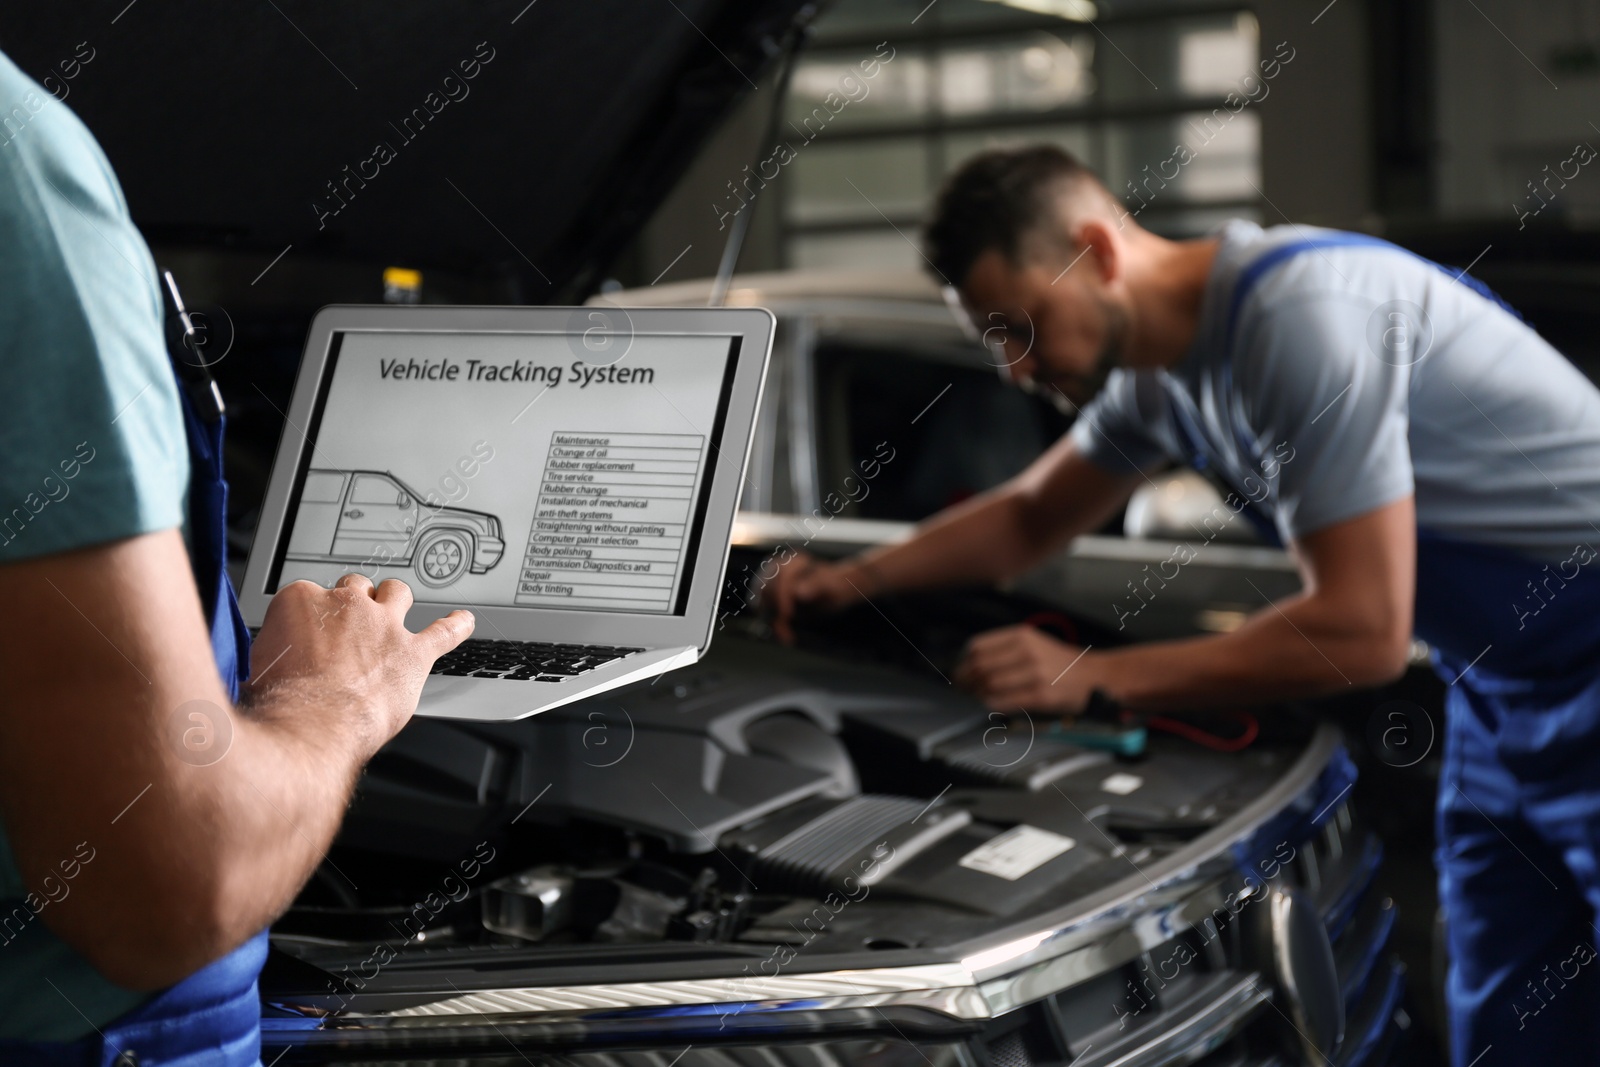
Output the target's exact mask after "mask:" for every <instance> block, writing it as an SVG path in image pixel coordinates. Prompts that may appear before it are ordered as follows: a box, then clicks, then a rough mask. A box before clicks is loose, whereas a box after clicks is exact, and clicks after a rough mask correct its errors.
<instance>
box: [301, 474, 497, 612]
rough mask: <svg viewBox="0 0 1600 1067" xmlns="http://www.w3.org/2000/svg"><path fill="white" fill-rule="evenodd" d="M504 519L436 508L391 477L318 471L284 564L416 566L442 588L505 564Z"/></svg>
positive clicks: (305, 493) (426, 581)
mask: <svg viewBox="0 0 1600 1067" xmlns="http://www.w3.org/2000/svg"><path fill="white" fill-rule="evenodd" d="M505 550H506V543H505V540H504V539H503V538H502V537H501V533H500V519H499V517H498V516H495V515H491V514H489V513H488V512H485V511H470V510H468V509H466V508H458V507H453V506H450V505H444V504H434V503H431V502H429V501H427V500H425V499H423V498H422V497H421V496H419V495H418V493H417V492H416V491H415V490H414V489H412V488H411V487H410V486H408V485H406V484H405V483H404V482H402V481H401V480H400V479H399V478H396V477H395V476H394V475H393V474H391V473H389V472H388V471H373V470H350V471H341V470H332V469H329V468H315V467H314V468H312V469H310V470H308V471H307V472H306V480H305V488H304V489H303V490H302V492H301V494H300V507H299V510H298V512H297V513H296V515H295V520H294V531H293V533H291V534H290V535H289V547H288V549H287V550H286V551H285V552H284V558H285V559H288V560H297V561H303V562H309V563H362V564H378V565H380V566H398V567H411V568H412V570H413V571H414V572H415V573H416V577H417V581H419V582H421V583H422V584H423V585H426V586H431V587H432V588H435V589H442V588H444V587H445V586H448V585H450V584H452V583H454V582H455V581H456V580H457V579H459V578H460V577H461V576H462V575H464V574H466V573H468V572H471V573H473V574H482V573H484V572H485V571H487V570H489V568H491V567H493V566H494V565H495V564H497V563H499V562H500V557H501V556H503V555H504V554H505Z"/></svg>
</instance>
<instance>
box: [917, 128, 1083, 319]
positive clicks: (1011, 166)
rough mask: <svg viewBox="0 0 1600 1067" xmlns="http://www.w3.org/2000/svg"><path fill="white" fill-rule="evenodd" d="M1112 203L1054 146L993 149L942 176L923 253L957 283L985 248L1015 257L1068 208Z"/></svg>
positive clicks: (1080, 166) (1080, 165)
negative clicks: (944, 177) (944, 176)
mask: <svg viewBox="0 0 1600 1067" xmlns="http://www.w3.org/2000/svg"><path fill="white" fill-rule="evenodd" d="M1111 201H1112V198H1111V194H1110V193H1108V192H1107V191H1106V188H1105V186H1103V185H1102V184H1101V183H1100V179H1099V178H1097V177H1096V176H1095V173H1094V171H1092V170H1090V169H1089V168H1088V167H1087V166H1085V165H1084V164H1083V163H1082V162H1080V161H1079V160H1078V158H1077V157H1076V156H1074V155H1072V153H1070V152H1067V151H1065V150H1064V149H1061V148H1057V147H1056V146H1055V145H1050V144H1038V145H1027V146H1024V147H1020V148H991V149H989V150H987V151H984V152H980V153H978V154H977V155H975V156H973V157H972V158H971V159H969V160H967V161H966V162H965V163H963V164H962V165H961V166H960V167H958V168H957V169H956V171H955V173H953V174H951V175H950V177H949V178H947V179H946V180H945V183H944V185H943V187H942V188H941V189H940V190H939V194H938V196H937V197H936V198H935V200H934V205H933V213H932V215H931V216H930V218H929V220H928V224H927V226H926V227H924V229H923V246H924V249H925V254H926V256H927V258H928V262H929V263H931V264H932V266H933V270H934V272H935V273H936V274H938V275H939V276H940V278H941V280H943V281H947V282H949V283H950V284H952V285H955V286H958V287H959V286H960V285H961V284H962V282H964V281H965V280H966V277H967V274H968V272H970V271H971V270H972V265H973V263H975V262H976V261H977V259H978V257H979V256H981V255H983V253H985V252H987V251H989V250H990V249H997V250H998V251H1000V252H1001V253H1002V254H1003V255H1004V256H1005V257H1006V258H1007V259H1009V260H1011V261H1012V262H1013V263H1016V262H1020V261H1021V259H1022V255H1023V243H1024V240H1025V239H1026V238H1028V237H1029V236H1031V235H1033V234H1034V233H1035V232H1037V231H1040V230H1042V229H1043V228H1044V225H1045V224H1046V223H1048V222H1052V221H1055V220H1057V219H1058V218H1060V214H1061V212H1062V210H1063V207H1064V206H1065V205H1069V204H1071V205H1074V206H1075V207H1078V206H1081V207H1082V208H1083V209H1086V210H1091V211H1095V212H1096V213H1099V212H1100V210H1101V209H1105V210H1109V207H1110V205H1111ZM1073 214H1076V211H1073Z"/></svg>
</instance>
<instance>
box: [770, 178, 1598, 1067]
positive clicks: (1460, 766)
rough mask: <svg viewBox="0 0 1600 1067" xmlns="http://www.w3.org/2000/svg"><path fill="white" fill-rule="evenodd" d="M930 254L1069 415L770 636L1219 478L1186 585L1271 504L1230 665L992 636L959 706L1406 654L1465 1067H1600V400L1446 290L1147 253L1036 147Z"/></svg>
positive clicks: (961, 192)
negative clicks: (1195, 473)
mask: <svg viewBox="0 0 1600 1067" xmlns="http://www.w3.org/2000/svg"><path fill="white" fill-rule="evenodd" d="M926 238H927V250H926V253H927V258H928V260H929V262H930V263H931V264H932V266H933V268H934V270H935V271H936V272H937V273H939V274H940V275H942V277H943V278H945V279H948V280H949V281H951V282H953V283H955V284H956V285H957V286H958V287H959V290H960V293H961V297H962V300H963V302H964V304H965V305H966V306H967V308H968V309H969V310H970V311H971V313H972V315H973V318H974V319H975V322H976V324H977V325H978V327H979V328H980V329H983V330H986V331H989V339H990V340H991V341H998V342H1000V343H1001V344H1002V345H1003V348H1004V353H1005V354H1004V357H1003V360H1001V361H1000V362H1003V363H1004V364H1005V365H1006V366H1007V368H1008V372H1009V374H1010V375H1011V376H1012V377H1014V378H1015V379H1017V380H1019V381H1021V382H1023V383H1024V384H1027V385H1029V386H1030V387H1031V388H1034V389H1037V390H1041V391H1043V392H1044V393H1046V394H1047V395H1049V396H1051V397H1053V398H1055V399H1056V400H1057V401H1058V402H1060V403H1062V404H1063V405H1065V406H1067V407H1069V408H1073V409H1076V407H1077V406H1079V405H1082V411H1081V415H1080V417H1079V418H1078V419H1077V421H1076V423H1075V424H1074V425H1073V427H1072V429H1071V430H1070V432H1069V433H1068V434H1067V435H1066V436H1065V437H1064V438H1063V439H1062V440H1061V441H1060V442H1059V443H1058V444H1057V445H1056V446H1054V447H1053V448H1052V449H1051V450H1050V451H1049V452H1047V453H1046V454H1045V455H1044V456H1043V457H1042V458H1041V459H1040V460H1038V461H1037V462H1036V463H1034V464H1033V465H1032V466H1031V467H1030V468H1029V469H1027V470H1026V471H1024V472H1023V473H1022V474H1020V475H1018V476H1017V477H1016V478H1014V479H1013V480H1012V481H1010V482H1009V483H1007V484H1005V485H1003V486H1001V487H999V488H997V489H995V490H994V491H992V492H989V493H987V494H984V495H983V496H981V497H978V498H975V499H973V500H970V501H967V502H965V503H963V504H961V505H960V506H958V507H955V508H952V509H949V510H948V511H946V512H943V513H941V514H940V515H938V516H935V517H934V518H932V519H930V520H928V521H927V522H926V523H924V524H923V525H922V526H921V527H919V529H918V531H917V532H916V534H915V535H914V536H913V537H912V538H911V539H910V540H909V541H906V542H904V543H902V544H900V545H897V546H892V547H886V548H879V549H874V550H872V551H870V552H868V553H866V554H864V555H863V556H859V557H856V558H854V559H851V560H846V561H843V562H841V563H837V564H827V563H823V562H821V561H818V560H815V559H812V558H810V557H808V556H799V557H796V558H795V559H793V560H792V561H790V562H789V563H787V564H786V565H785V566H783V567H782V568H781V569H780V571H779V572H778V574H777V577H776V578H775V579H774V580H773V581H772V582H770V583H769V585H768V588H767V590H766V591H765V594H764V596H765V599H766V600H767V602H768V603H769V604H770V605H771V607H772V609H773V612H774V614H775V617H776V622H777V625H778V628H779V630H780V633H786V632H788V631H789V618H790V614H791V612H792V611H793V610H794V608H795V607H796V606H797V605H816V606H822V607H827V606H839V605H843V604H846V603H849V602H850V601H852V600H853V599H856V598H858V597H860V596H861V595H863V594H865V595H868V596H871V595H874V594H875V593H877V592H880V591H884V590H893V589H899V588H906V587H910V586H927V585H932V584H939V583H946V584H949V583H957V582H973V581H993V580H1001V579H1004V578H1007V577H1011V576H1014V575H1016V574H1018V573H1020V572H1022V571H1024V570H1025V569H1027V568H1028V567H1029V566H1031V565H1032V564H1034V563H1036V562H1038V561H1040V560H1042V559H1043V558H1044V557H1045V556H1046V555H1048V554H1050V553H1051V552H1053V551H1055V550H1057V549H1058V548H1060V547H1061V546H1062V545H1063V544H1064V543H1065V542H1066V541H1067V540H1069V539H1070V538H1072V537H1073V536H1074V535H1077V534H1080V533H1085V532H1088V531H1092V530H1094V529H1096V528H1097V527H1099V526H1100V525H1101V523H1103V522H1104V521H1105V520H1106V518H1107V517H1109V516H1110V515H1112V514H1114V513H1115V511H1116V509H1117V507H1118V506H1119V505H1121V504H1122V503H1123V502H1124V501H1125V500H1126V499H1127V497H1128V495H1129V493H1130V492H1131V491H1132V490H1133V489H1135V488H1136V487H1138V486H1140V485H1142V484H1145V481H1146V478H1147V476H1148V475H1149V474H1151V473H1153V472H1154V471H1156V470H1158V469H1160V468H1162V467H1165V466H1167V465H1170V464H1171V463H1173V462H1180V463H1189V464H1192V465H1194V466H1197V467H1201V468H1204V469H1207V470H1209V471H1210V472H1211V473H1212V474H1213V475H1214V476H1216V477H1217V478H1218V479H1219V480H1220V481H1221V482H1223V483H1224V484H1225V485H1226V486H1227V487H1228V488H1229V489H1230V490H1231V492H1230V493H1229V500H1230V502H1229V503H1228V504H1226V505H1224V506H1223V507H1222V508H1220V509H1219V513H1218V515H1217V522H1215V523H1213V522H1212V521H1210V520H1207V521H1206V522H1205V523H1204V524H1203V525H1204V529H1201V528H1197V530H1196V538H1195V541H1194V544H1193V545H1191V546H1190V547H1191V549H1192V550H1193V552H1194V553H1195V554H1198V555H1203V553H1204V551H1205V549H1204V544H1205V542H1206V540H1207V539H1208V538H1209V536H1211V535H1208V534H1207V533H1206V532H1205V531H1206V530H1209V529H1213V528H1215V526H1220V525H1221V523H1222V522H1225V521H1230V520H1231V519H1232V517H1233V515H1234V513H1235V512H1237V513H1239V514H1241V515H1245V516H1246V517H1248V513H1249V512H1250V511H1252V510H1255V509H1256V506H1257V505H1259V510H1260V511H1261V512H1262V514H1263V516H1264V517H1267V518H1270V520H1271V526H1272V528H1273V531H1274V532H1275V533H1276V535H1277V539H1278V540H1279V541H1281V543H1283V544H1285V545H1287V546H1288V547H1289V548H1290V550H1291V551H1292V552H1293V554H1294V557H1295V559H1296V561H1297V563H1298V566H1299V568H1300V571H1301V576H1302V584H1303V592H1301V593H1299V594H1297V595H1295V596H1292V597H1288V598H1286V599H1283V600H1280V601H1277V602H1276V603H1266V602H1265V597H1263V603H1262V605H1261V607H1260V609H1259V610H1257V611H1256V612H1254V613H1253V614H1252V615H1251V616H1250V617H1249V618H1248V619H1247V621H1245V622H1244V624H1243V625H1241V626H1240V627H1239V628H1238V629H1237V630H1235V631H1233V632H1232V633H1228V634H1220V635H1215V636H1202V637H1194V638H1190V639H1187V640H1180V641H1166V642H1160V643H1152V644H1143V645H1138V646H1132V647H1126V648H1118V649H1112V650H1102V649H1093V650H1090V651H1087V652H1085V651H1084V650H1082V649H1080V648H1077V647H1074V646H1071V645H1068V644H1065V643H1063V642H1061V641H1058V640H1056V639H1055V638H1053V637H1051V636H1049V635H1047V634H1045V633H1044V632H1042V631H1041V630H1039V629H1036V628H1033V627H1012V628H1007V629H1003V630H998V631H994V632H991V633H988V634H983V635H980V636H978V637H977V638H975V639H974V640H973V641H972V642H971V644H970V645H969V647H968V649H967V651H966V654H965V659H964V660H963V662H962V663H961V665H960V668H959V671H958V676H959V680H961V681H964V682H965V683H967V684H968V685H970V686H971V687H972V688H974V689H975V690H977V691H978V692H979V693H981V694H982V695H983V696H984V697H985V698H986V699H987V700H988V702H989V703H990V704H991V705H992V706H993V707H995V708H997V709H1015V708H1017V707H1019V706H1021V707H1028V708H1048V709H1061V710H1064V711H1069V712H1070V711H1077V710H1080V709H1082V708H1083V707H1084V705H1085V703H1086V701H1087V699H1088V697H1089V695H1090V694H1091V692H1092V691H1094V690H1096V689H1098V690H1102V691H1104V692H1105V693H1107V694H1108V695H1110V696H1111V697H1112V698H1114V699H1115V700H1118V701H1120V702H1122V703H1123V704H1124V705H1128V706H1132V707H1137V708H1148V709H1159V708H1192V707H1198V706H1204V705H1206V704H1208V703H1215V704H1226V705H1234V706H1236V705H1237V703H1238V701H1239V700H1240V699H1241V698H1248V699H1259V700H1269V699H1277V698H1292V697H1300V696H1308V695H1312V694H1319V693H1336V692H1341V691H1345V690H1350V689H1354V688H1356V687H1360V686H1370V685H1376V684H1379V683H1383V682H1387V681H1389V680H1391V679H1394V678H1395V677H1397V676H1398V675H1399V674H1401V673H1402V671H1403V670H1404V669H1405V666H1406V663H1407V658H1408V650H1409V648H1410V645H1411V640H1412V635H1413V633H1415V634H1416V635H1418V636H1420V637H1421V638H1423V639H1424V640H1426V641H1427V643H1428V644H1429V646H1430V647H1431V648H1432V651H1433V656H1434V663H1435V666H1436V669H1437V670H1438V673H1439V674H1440V676H1441V677H1442V678H1443V679H1444V680H1445V681H1446V682H1448V683H1450V685H1449V688H1448V698H1447V709H1446V718H1447V723H1446V729H1445V735H1446V737H1445V751H1444V773H1443V779H1442V782H1441V787H1440V796H1439V804H1438V838H1439V848H1438V855H1437V861H1438V866H1439V879H1440V887H1441V898H1442V900H1443V903H1444V907H1445V911H1446V914H1447V919H1448V929H1449V948H1450V957H1451V971H1450V977H1449V986H1448V1001H1449V1008H1450V1019H1451V1023H1450V1026H1451V1039H1452V1046H1453V1053H1452V1054H1453V1057H1454V1060H1455V1062H1456V1063H1457V1064H1462V1065H1465V1064H1469V1063H1476V1064H1478V1065H1479V1067H1493V1065H1495V1064H1526V1063H1537V1064H1569V1063H1593V1062H1597V1061H1600V973H1597V972H1600V965H1595V964H1593V961H1594V957H1595V948H1594V941H1595V921H1596V914H1597V910H1600V854H1597V853H1600V576H1597V572H1600V561H1597V555H1600V392H1597V391H1596V389H1595V387H1594V386H1593V385H1592V384H1591V383H1590V382H1589V381H1588V380H1587V379H1586V378H1585V377H1584V376H1583V375H1582V374H1581V373H1579V372H1578V371H1577V370H1576V369H1575V368H1574V367H1573V366H1572V365H1571V364H1570V363H1568V362H1567V361H1566V360H1565V359H1564V358H1562V356H1561V355H1560V354H1559V353H1557V352H1556V351H1555V350H1554V349H1552V348H1551V347H1550V346H1549V345H1548V344H1546V343H1545V342H1544V341H1542V340H1540V338H1539V337H1538V335H1537V334H1535V333H1534V331H1533V330H1532V329H1530V328H1529V327H1528V326H1527V325H1525V324H1524V323H1523V322H1522V321H1520V319H1519V318H1518V317H1517V316H1516V315H1515V314H1514V313H1513V312H1511V311H1510V310H1509V309H1507V308H1506V307H1505V306H1504V305H1502V304H1501V303H1499V301H1498V300H1497V299H1495V297H1494V295H1493V294H1492V293H1490V292H1488V291H1487V290H1486V289H1484V288H1483V287H1482V286H1481V285H1480V284H1478V283H1477V282H1475V281H1474V280H1473V279H1472V278H1471V277H1470V276H1467V275H1465V274H1464V273H1461V272H1458V271H1446V270H1444V269H1442V268H1441V267H1439V266H1438V265H1437V264H1434V263H1431V262H1429V261H1427V260H1424V259H1420V258H1418V257H1416V256H1414V255H1411V254H1409V253H1407V252H1405V251H1403V250H1402V249H1400V248H1397V247H1396V246H1394V245H1391V244H1388V243H1385V242H1382V241H1378V240H1375V239H1373V238H1369V237H1364V236H1361V235H1359V234H1350V233H1340V232H1335V231H1330V230H1320V229H1311V228H1306V227H1299V226H1281V227H1274V228H1271V229H1262V228H1261V227H1259V226H1256V225H1254V224H1251V223H1247V222H1239V221H1235V222H1231V223H1229V224H1227V225H1225V226H1223V227H1222V228H1221V230H1220V231H1219V232H1217V233H1216V234H1214V235H1212V236H1209V237H1207V238H1204V239H1200V240H1192V241H1177V242H1174V241H1168V240H1164V239H1162V238H1160V237H1157V236H1155V235H1154V234H1151V233H1149V232H1148V231H1146V230H1144V229H1142V228H1141V227H1139V226H1138V225H1137V223H1136V222H1135V221H1134V220H1133V219H1132V218H1131V217H1130V216H1129V213H1128V211H1127V209H1126V208H1125V207H1124V206H1123V205H1122V204H1121V203H1119V202H1118V201H1117V200H1116V198H1114V197H1112V196H1111V195H1110V194H1109V193H1108V192H1107V191H1106V189H1105V187H1104V186H1103V185H1101V184H1100V182H1099V181H1098V180H1097V179H1096V178H1095V177H1094V175H1093V174H1092V173H1090V172H1089V171H1088V170H1086V169H1085V168H1084V167H1083V166H1081V165H1080V164H1079V163H1078V162H1077V161H1075V160H1074V159H1073V158H1071V157H1070V156H1068V155H1067V154H1065V153H1063V152H1061V151H1060V150H1058V149H1054V148H1043V147H1040V148H1026V149H1015V150H1004V151H995V152H990V153H985V154H983V155H981V156H978V157H976V158H974V159H973V160H972V161H970V162H969V163H968V164H966V165H965V166H964V167H963V168H961V169H960V170H959V171H958V172H957V173H956V174H955V175H954V176H953V177H952V178H951V180H950V182H949V183H948V184H947V186H946V187H945V189H944V191H943V193H942V194H941V196H940V199H939V201H938V203H937V204H936V206H935V210H934V214H933V217H932V221H931V222H930V224H929V227H928V230H927V234H926ZM973 447H982V444H981V442H974V443H973ZM1239 521H1243V520H1242V519H1241V520H1239ZM1192 558H1194V557H1193V556H1190V557H1189V558H1179V559H1177V560H1175V561H1174V563H1173V567H1170V568H1165V569H1163V572H1162V575H1161V576H1160V577H1161V578H1162V579H1163V580H1164V581H1169V582H1170V581H1179V582H1181V581H1182V580H1183V579H1182V577H1181V568H1182V566H1183V565H1184V564H1186V563H1187V562H1189V561H1191V560H1192ZM1175 571H1176V572H1178V573H1174V572H1175ZM1160 588H1161V586H1160V584H1159V583H1152V584H1150V585H1149V587H1148V588H1147V589H1145V590H1143V591H1142V592H1141V593H1140V596H1141V597H1151V596H1153V597H1159V596H1160V595H1161V592H1160ZM1080 656H1081V658H1080ZM1479 1057H1481V1059H1480V1058H1479Z"/></svg>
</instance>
